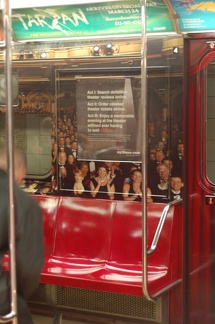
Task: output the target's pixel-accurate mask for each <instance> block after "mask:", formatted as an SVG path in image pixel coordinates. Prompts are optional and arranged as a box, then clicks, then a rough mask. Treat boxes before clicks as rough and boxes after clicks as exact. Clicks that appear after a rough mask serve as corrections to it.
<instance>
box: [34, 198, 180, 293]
mask: <svg viewBox="0 0 215 324" xmlns="http://www.w3.org/2000/svg"><path fill="white" fill-rule="evenodd" d="M35 199H37V201H38V202H39V204H40V206H41V207H42V209H43V218H44V236H45V266H44V269H43V271H42V274H41V283H46V284H55V285H62V286H69V287H76V288H85V289H94V290H103V291H109V292H117V293H125V294H132V295H139V296H141V295H143V292H142V207H141V203H139V202H125V201H110V200H96V199H84V198H76V197H51V196H35ZM164 206H165V205H164V204H154V203H149V204H148V247H150V245H151V242H152V240H153V237H154V234H155V231H156V228H157V225H158V222H159V220H160V216H161V214H162V211H163V208H164ZM181 215H182V212H181V207H180V206H174V207H172V208H171V209H170V211H169V213H168V217H167V219H166V221H165V223H164V227H163V231H162V232H161V236H160V239H159V242H158V245H157V248H156V250H155V251H154V252H153V253H152V254H151V255H149V256H148V290H149V293H150V294H151V295H153V296H155V295H158V294H159V293H161V292H162V291H164V290H165V289H166V288H167V287H171V286H173V285H175V284H177V283H178V281H179V280H180V279H181V255H182V242H183V238H182V235H180V232H181V233H182V217H181Z"/></svg>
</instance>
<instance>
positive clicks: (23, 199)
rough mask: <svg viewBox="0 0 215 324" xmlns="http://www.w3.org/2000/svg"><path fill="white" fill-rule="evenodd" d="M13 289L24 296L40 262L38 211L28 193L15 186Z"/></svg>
mask: <svg viewBox="0 0 215 324" xmlns="http://www.w3.org/2000/svg"><path fill="white" fill-rule="evenodd" d="M15 203H16V205H15V212H16V265H17V270H16V271H17V291H18V293H19V294H20V295H22V296H23V297H24V298H28V297H29V296H31V295H32V293H33V292H34V291H35V289H36V288H37V286H38V283H39V279H40V274H41V270H42V268H43V264H44V243H43V222H42V211H41V209H40V208H39V206H38V204H37V202H36V201H35V200H34V199H33V198H32V197H30V196H29V195H28V194H26V193H25V192H23V191H22V190H20V188H18V187H17V188H16V190H15Z"/></svg>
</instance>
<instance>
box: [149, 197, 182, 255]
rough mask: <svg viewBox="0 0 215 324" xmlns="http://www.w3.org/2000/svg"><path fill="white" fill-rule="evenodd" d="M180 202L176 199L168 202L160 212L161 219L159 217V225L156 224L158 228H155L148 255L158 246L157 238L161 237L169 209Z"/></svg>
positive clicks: (180, 200)
mask: <svg viewBox="0 0 215 324" xmlns="http://www.w3.org/2000/svg"><path fill="white" fill-rule="evenodd" d="M182 201H183V200H182V199H181V198H180V199H178V200H173V201H171V202H169V203H168V204H167V205H166V206H165V207H164V209H163V211H162V214H161V217H160V220H159V223H158V226H157V228H156V231H155V235H154V238H153V240H152V243H151V246H150V249H149V250H148V251H147V254H148V255H150V254H152V252H154V251H155V249H156V247H157V244H158V241H159V238H160V235H161V232H162V229H163V226H164V223H165V220H166V218H167V215H168V212H169V210H170V208H171V207H172V206H175V205H178V204H180V203H181V202H182Z"/></svg>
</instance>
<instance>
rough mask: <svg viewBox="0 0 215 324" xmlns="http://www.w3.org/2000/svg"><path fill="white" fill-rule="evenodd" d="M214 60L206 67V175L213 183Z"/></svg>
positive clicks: (214, 171) (214, 158)
mask: <svg viewBox="0 0 215 324" xmlns="http://www.w3.org/2000/svg"><path fill="white" fill-rule="evenodd" d="M214 89H215V61H212V62H211V63H210V64H209V65H208V67H207V87H206V96H207V108H206V109H207V117H206V122H207V137H206V143H207V144H206V145H207V154H206V159H207V162H206V168H207V176H208V178H209V180H210V181H212V182H213V183H215V150H214V147H215V109H214V107H215V93H214Z"/></svg>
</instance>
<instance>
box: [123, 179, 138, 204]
mask: <svg viewBox="0 0 215 324" xmlns="http://www.w3.org/2000/svg"><path fill="white" fill-rule="evenodd" d="M129 190H130V185H129V184H128V183H126V184H124V185H123V189H122V192H123V194H122V196H123V199H124V200H126V201H134V200H135V199H136V198H137V197H138V196H139V195H138V194H136V193H134V194H129Z"/></svg>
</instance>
